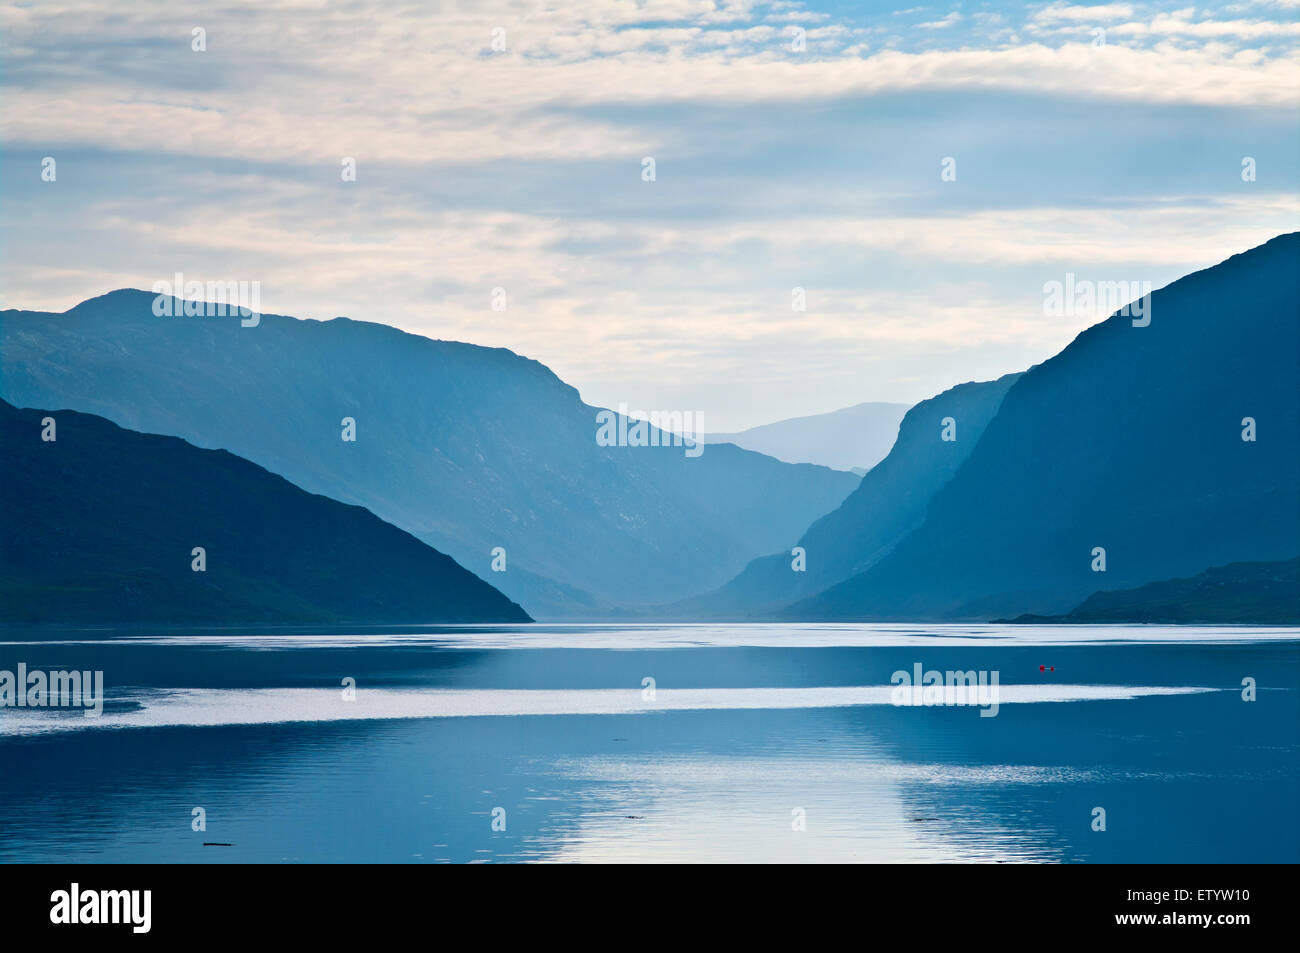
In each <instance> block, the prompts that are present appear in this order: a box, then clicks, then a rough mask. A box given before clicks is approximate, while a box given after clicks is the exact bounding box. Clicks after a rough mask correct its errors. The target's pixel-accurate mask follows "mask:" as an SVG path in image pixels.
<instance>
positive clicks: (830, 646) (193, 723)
mask: <svg viewBox="0 0 1300 953" xmlns="http://www.w3.org/2000/svg"><path fill="white" fill-rule="evenodd" d="M19 662H23V663H26V665H27V668H28V669H29V670H46V671H48V670H67V669H79V670H96V669H98V670H102V671H103V673H104V679H105V683H106V686H107V694H108V704H107V705H106V707H105V709H104V713H103V715H102V716H101V717H99V718H92V719H88V718H85V717H83V716H82V715H81V714H79V713H75V712H69V711H66V710H57V711H56V710H35V711H33V710H31V709H16V708H3V709H0V861H7V862H13V861H67V862H94V861H169V862H199V863H213V862H222V861H257V862H264V861H269V862H279V861H385V862H388V861H398V862H402V861H409V862H434V861H448V860H450V861H458V862H465V861H493V860H497V861H501V860H528V861H571V860H601V861H640V860H644V861H951V860H980V861H1110V862H1115V861H1118V862H1144V861H1209V862H1216V861H1248V862H1249V861H1289V862H1295V861H1298V860H1300V812H1298V811H1297V805H1298V804H1300V702H1298V700H1297V694H1298V693H1297V687H1298V686H1300V633H1298V632H1296V631H1295V630H1277V629H1263V630H1250V629H1194V628H1162V627H1149V626H1144V627H1114V626H1109V627H1079V626H1068V627H1014V626H1006V627H1003V626H954V627H935V626H906V625H880V626H628V627H573V626H564V627H561V626H531V627H527V628H514V629H512V628H508V627H481V628H470V629H447V628H425V629H418V630H417V629H403V630H393V629H383V630H370V631H365V632H360V631H352V632H349V633H347V634H327V635H322V634H319V633H315V634H313V633H285V632H277V633H276V634H273V635H267V634H265V633H256V632H251V631H241V632H224V633H194V632H186V633H183V634H178V633H170V634H159V633H152V634H151V633H139V632H137V633H132V634H118V635H116V636H113V637H111V638H104V636H103V635H102V634H96V633H87V632H85V631H80V632H51V631H48V630H47V631H42V632H40V633H32V632H20V631H17V630H0V672H2V671H4V670H8V671H15V672H16V670H17V665H18V663H19ZM917 663H920V664H921V666H922V668H923V670H931V669H936V670H940V671H948V670H963V671H970V670H973V671H977V672H980V671H983V672H989V673H992V672H996V673H997V675H998V680H999V693H998V700H999V705H998V708H997V713H996V715H995V716H987V715H986V716H981V714H980V713H981V711H992V709H991V707H989V706H988V705H987V704H985V707H983V708H981V707H979V706H978V704H964V705H961V704H952V705H928V706H926V705H909V706H899V705H895V704H892V703H891V685H890V678H891V675H892V674H893V673H894V672H895V671H898V670H904V671H907V672H909V673H910V672H911V671H913V667H914V666H915V665H916V664H917ZM1040 666H1044V670H1043V671H1040V668H1039V667H1040ZM1053 667H1054V669H1055V671H1052V670H1051V669H1052V668H1053ZM1245 678H1253V679H1254V680H1255V682H1256V683H1257V686H1258V688H1257V695H1256V700H1255V701H1245V700H1243V698H1242V680H1243V679H1245ZM345 679H354V680H355V686H356V688H355V698H354V699H352V700H346V699H345V698H344V687H343V684H344V680H345ZM646 679H653V680H654V681H653V691H651V687H650V685H649V684H648V683H647V682H646V681H645V680H646ZM949 697H950V700H958V699H957V698H956V696H955V695H951V696H949ZM893 700H897V699H896V698H894V699H893ZM988 700H989V696H988V695H987V694H986V695H985V696H983V697H976V698H970V697H969V696H968V701H970V702H981V701H982V702H987V701H988ZM197 807H201V808H203V811H204V813H205V816H206V830H203V831H195V830H193V829H192V828H193V817H194V809H195V808H197ZM1097 808H1101V809H1103V810H1104V812H1105V815H1104V820H1105V829H1104V830H1094V829H1093V828H1094V826H1095V825H1097V824H1098V823H1099V818H1100V815H1098V814H1097V812H1096V810H1095V809H1097ZM502 827H504V829H501V828H502ZM205 842H215V843H220V844H230V845H231V846H204V843H205Z"/></svg>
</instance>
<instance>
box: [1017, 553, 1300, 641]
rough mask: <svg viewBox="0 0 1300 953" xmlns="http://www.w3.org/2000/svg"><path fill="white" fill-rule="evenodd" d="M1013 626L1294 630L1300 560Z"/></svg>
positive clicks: (1128, 592)
mask: <svg viewBox="0 0 1300 953" xmlns="http://www.w3.org/2000/svg"><path fill="white" fill-rule="evenodd" d="M998 621H1006V620H998ZM1010 621H1011V622H1023V623H1078V624H1098V623H1107V622H1151V623H1159V624H1163V625H1170V624H1192V625H1223V624H1232V625H1295V624H1297V623H1300V557H1297V558H1296V559H1288V560H1286V561H1284V562H1268V563H1233V564H1232V565H1230V566H1218V567H1215V568H1213V569H1207V570H1206V571H1205V572H1203V573H1198V574H1197V575H1195V576H1192V577H1190V578H1187V579H1166V580H1163V581H1161V582H1150V583H1147V584H1146V585H1145V586H1139V587H1137V588H1136V589H1120V590H1117V591H1114V592H1094V593H1093V594H1092V595H1090V596H1089V597H1088V598H1087V599H1085V600H1084V601H1083V603H1082V604H1080V605H1079V606H1077V607H1075V609H1074V610H1073V611H1071V612H1068V613H1066V614H1065V615H1059V616H1038V615H1023V616H1020V617H1019V618H1016V619H1011V620H1010Z"/></svg>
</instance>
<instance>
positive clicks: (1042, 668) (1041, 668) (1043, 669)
mask: <svg viewBox="0 0 1300 953" xmlns="http://www.w3.org/2000/svg"><path fill="white" fill-rule="evenodd" d="M1038 670H1039V671H1040V672H1045V671H1047V666H1046V665H1040V666H1038Z"/></svg>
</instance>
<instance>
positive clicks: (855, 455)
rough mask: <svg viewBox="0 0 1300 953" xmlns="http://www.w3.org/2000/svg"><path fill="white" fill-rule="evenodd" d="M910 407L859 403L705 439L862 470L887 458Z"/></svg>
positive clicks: (787, 459) (789, 459) (800, 460)
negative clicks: (828, 411) (900, 424)
mask: <svg viewBox="0 0 1300 953" xmlns="http://www.w3.org/2000/svg"><path fill="white" fill-rule="evenodd" d="M907 409H908V405H907V404H884V403H866V404H855V405H854V406H852V407H845V408H843V409H841V410H835V411H831V412H830V413H828V414H813V415H811V416H808V417H791V418H790V419H788V420H778V421H776V422H775V423H770V424H762V425H761V426H758V427H750V428H749V429H748V430H742V431H740V432H738V433H715V434H708V435H707V436H706V437H705V438H704V439H705V442H706V443H734V444H735V445H736V446H738V447H744V448H745V449H746V450H755V451H757V452H758V453H765V454H767V455H768V456H769V457H776V459H778V460H784V461H785V462H786V463H818V464H821V465H822V466H825V467H834V468H835V469H837V470H849V471H851V472H857V473H858V474H859V475H861V474H862V473H865V472H866V471H868V470H870V469H871V468H872V467H874V466H875V465H876V464H877V463H879V462H880V461H881V460H883V459H885V455H886V454H888V453H889V448H890V447H892V446H893V445H894V438H895V437H896V436H898V425H899V423H901V422H902V419H903V415H904V414H905V413H907Z"/></svg>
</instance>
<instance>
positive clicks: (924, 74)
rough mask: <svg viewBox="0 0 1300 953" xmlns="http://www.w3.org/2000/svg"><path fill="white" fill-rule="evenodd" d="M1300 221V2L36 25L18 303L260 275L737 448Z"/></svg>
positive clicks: (383, 8)
mask: <svg viewBox="0 0 1300 953" xmlns="http://www.w3.org/2000/svg"><path fill="white" fill-rule="evenodd" d="M196 30H201V31H202V33H201V34H199V37H198V38H196V36H195V31H196ZM200 38H201V40H202V42H199V39H200ZM196 46H201V47H203V48H202V49H196V48H195V47H196ZM46 157H50V158H53V159H54V160H55V165H54V170H55V174H54V180H53V181H47V180H46V179H45V178H44V177H43V174H42V173H43V170H44V169H45V168H46V165H45V164H44V162H43V160H44V159H45V158H46ZM647 159H653V173H654V174H653V178H650V176H649V173H648V168H647V167H648V163H647V162H646V160H647ZM1247 159H1249V160H1251V162H1250V163H1249V164H1250V165H1251V166H1252V168H1253V171H1254V175H1253V177H1248V176H1244V175H1243V163H1244V162H1246V160H1247ZM345 160H352V161H353V162H354V163H355V171H356V175H355V179H354V180H347V179H346V178H345V176H344V167H345ZM945 160H951V161H949V162H946V161H945ZM945 170H946V173H947V174H945ZM1298 223H1300V0H1242V2H1231V3H1217V4H1210V5H1203V6H1188V5H1186V4H1184V3H1181V2H1172V3H1170V2H1153V3H1141V2H1134V3H1107V4H1103V5H1091V6H1089V5H1076V4H1070V3H1066V2H1048V3H1014V2H1009V3H995V2H971V0H966V2H963V3H938V4H928V5H915V6H909V5H895V4H878V3H872V2H855V3H848V2H826V0H818V2H810V3H795V2H784V0H782V2H773V3H761V2H749V0H736V2H729V0H643V2H634V0H584V2H574V3H568V2H564V3H559V2H518V3H516V2H479V3H473V2H461V3H438V2H427V3H425V2H421V3H414V2H412V3H404V2H398V0H392V2H375V3H367V2H329V3H326V2H317V0H287V2H276V0H254V2H243V0H218V2H216V3H209V4H194V5H190V4H186V3H183V2H176V0H165V2H157V3H154V2H130V0H121V2H114V3H103V2H94V3H92V2H79V0H68V2H64V0H40V2H16V3H0V308H27V309H40V310H53V311H62V310H65V309H67V308H70V307H72V306H73V305H75V304H76V303H78V302H79V301H82V300H84V299H86V298H89V297H93V296H95V295H98V294H103V293H105V292H107V291H110V290H113V289H116V288H123V287H137V288H144V289H146V290H148V289H150V288H152V287H153V285H154V283H155V282H158V281H163V280H171V277H172V275H173V274H175V273H176V272H182V273H183V274H184V275H185V277H186V279H190V280H199V281H250V282H251V281H256V282H259V283H260V290H261V307H262V310H263V311H264V312H268V313H279V314H290V315H294V316H297V317H305V318H322V319H324V318H331V317H335V316H338V315H345V316H348V317H352V318H356V319H360V320H369V321H379V322H383V323H387V324H392V325H395V326H397V327H400V328H403V329H405V330H408V331H412V332H414V333H418V334H424V335H428V336H430V337H435V338H443V339H449V340H459V341H468V342H471V343H475V344H482V345H488V346H493V347H507V348H510V349H511V350H513V351H515V352H517V353H520V354H523V355H526V356H528V357H530V358H535V359H537V360H540V361H542V362H543V363H545V364H546V365H548V366H549V367H550V368H552V369H553V370H554V371H555V372H556V373H557V374H558V375H559V376H560V377H562V378H563V379H564V380H566V381H567V382H568V383H570V384H573V385H574V386H575V387H577V388H578V389H579V391H580V392H581V394H582V396H583V398H584V399H585V400H586V401H588V402H589V403H592V404H596V405H599V406H610V407H616V406H618V405H619V404H620V403H622V404H626V405H627V406H628V407H629V408H630V409H633V410H637V409H641V410H646V411H649V410H665V411H667V410H680V411H691V412H693V413H696V414H701V415H703V421H704V423H703V428H702V429H704V430H709V431H734V430H739V429H742V428H745V427H749V426H754V425H758V424H762V423H767V422H770V421H773V420H778V419H782V418H786V417H792V416H800V415H805V414H813V413H821V412H826V411H831V410H834V409H837V408H840V407H844V406H848V405H851V404H856V403H860V402H863V401H898V402H909V403H910V402H914V401H918V400H921V399H924V398H926V397H930V396H932V395H934V394H936V393H938V392H940V391H942V390H944V389H946V388H948V387H950V386H952V385H954V384H956V383H960V382H963V381H969V380H985V379H990V378H993V377H996V376H999V375H1001V374H1004V373H1007V372H1010V371H1018V370H1023V369H1025V368H1026V367H1029V366H1031V365H1032V364H1035V363H1037V362H1039V361H1042V360H1045V359H1046V358H1048V357H1050V356H1052V355H1053V354H1055V353H1056V352H1057V351H1059V350H1060V349H1061V348H1062V347H1064V346H1065V345H1066V344H1068V343H1069V341H1070V340H1071V339H1072V338H1073V337H1074V336H1075V335H1076V334H1077V333H1078V332H1079V331H1080V330H1082V329H1083V328H1084V327H1086V326H1088V325H1089V324H1092V323H1094V322H1095V321H1097V320H1099V319H1101V318H1102V317H1104V316H1105V315H1104V314H1097V313H1067V314H1064V315H1061V314H1048V313H1045V308H1044V299H1045V295H1044V284H1045V283H1048V282H1052V281H1064V279H1065V276H1066V274H1067V273H1071V274H1073V275H1075V278H1076V280H1091V281H1130V282H1140V281H1150V282H1151V283H1152V284H1153V286H1154V287H1156V288H1159V287H1160V286H1161V285H1164V284H1167V283H1168V282H1169V281H1171V280H1173V279H1175V278H1177V277H1179V276H1181V275H1184V274H1187V273H1188V272H1191V271H1194V270H1197V269H1199V268H1204V267H1208V266H1210V265H1213V264H1215V263H1217V262H1219V261H1221V260H1223V259H1224V258H1227V257H1228V256H1230V255H1232V254H1235V253H1237V252H1240V251H1244V250H1245V249H1247V248H1250V247H1252V246H1254V245H1258V244H1260V243H1262V242H1264V241H1267V240H1268V239H1269V238H1271V237H1273V236H1275V235H1278V234H1281V233H1283V232H1288V231H1294V230H1296V229H1297V228H1300V224H1298ZM496 289H500V291H497V290H496ZM795 289H802V301H803V305H804V307H803V309H802V310H798V309H797V308H796V306H795V305H796V303H797V301H798V298H799V297H800V294H799V292H797V291H796V290H795ZM503 304H504V307H502V305H503ZM494 305H495V306H496V307H494ZM1154 319H1155V320H1158V315H1157V316H1154ZM249 333H255V331H254V330H252V329H250V331H249Z"/></svg>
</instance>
